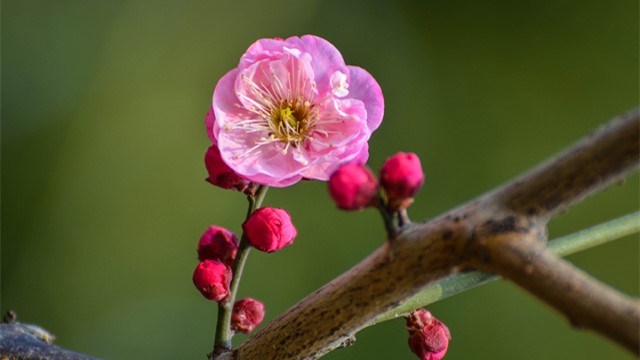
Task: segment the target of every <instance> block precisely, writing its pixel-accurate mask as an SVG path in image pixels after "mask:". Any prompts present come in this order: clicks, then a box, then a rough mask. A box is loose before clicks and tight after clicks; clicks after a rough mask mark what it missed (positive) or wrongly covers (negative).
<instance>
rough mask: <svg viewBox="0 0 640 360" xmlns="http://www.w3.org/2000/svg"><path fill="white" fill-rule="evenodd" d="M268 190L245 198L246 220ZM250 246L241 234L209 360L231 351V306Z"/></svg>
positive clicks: (219, 306)
mask: <svg viewBox="0 0 640 360" xmlns="http://www.w3.org/2000/svg"><path fill="white" fill-rule="evenodd" d="M268 189H269V187H268V186H264V185H260V186H259V187H258V190H257V191H256V193H255V195H249V196H247V200H248V201H249V207H248V209H247V216H246V219H248V218H249V216H251V214H253V212H254V211H256V209H258V208H259V207H260V206H261V205H262V201H263V200H264V197H265V195H266V193H267V190H268ZM250 251H251V246H250V245H249V242H248V241H247V237H246V236H245V234H244V233H243V234H242V237H241V238H240V244H239V245H238V255H237V257H236V259H235V261H234V262H233V268H232V271H233V279H232V280H231V285H230V287H229V297H228V298H227V299H226V300H224V301H221V302H219V303H218V320H217V323H216V338H215V343H214V346H213V352H212V353H211V354H210V356H209V358H210V359H215V357H216V355H218V354H220V353H223V352H225V351H228V350H231V348H232V343H231V339H232V338H233V331H232V330H231V313H232V311H233V304H234V303H235V299H236V293H237V291H238V286H239V285H240V279H241V278H242V271H243V269H244V264H245V262H246V261H247V257H249V252H250Z"/></svg>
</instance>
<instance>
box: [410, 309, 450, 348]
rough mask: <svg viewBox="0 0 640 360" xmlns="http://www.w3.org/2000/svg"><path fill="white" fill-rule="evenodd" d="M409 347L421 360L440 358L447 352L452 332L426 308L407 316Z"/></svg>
mask: <svg viewBox="0 0 640 360" xmlns="http://www.w3.org/2000/svg"><path fill="white" fill-rule="evenodd" d="M405 326H406V328H407V331H408V332H409V348H411V351H412V352H413V353H414V354H416V356H418V358H420V360H440V359H442V358H443V357H444V355H445V354H446V353H447V348H448V347H449V340H451V334H450V333H449V329H448V328H447V326H446V325H445V324H443V323H442V322H441V321H440V320H438V319H436V318H435V317H434V316H433V315H431V313H430V312H429V311H427V310H424V309H417V310H415V311H413V312H412V313H411V314H409V316H407V323H406V325H405Z"/></svg>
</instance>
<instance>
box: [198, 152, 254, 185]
mask: <svg viewBox="0 0 640 360" xmlns="http://www.w3.org/2000/svg"><path fill="white" fill-rule="evenodd" d="M204 164H205V166H206V167H207V172H208V173H209V177H208V178H207V181H208V182H210V183H211V184H213V185H215V186H218V187H221V188H223V189H233V190H237V191H245V190H246V189H247V188H248V187H249V186H250V185H251V182H250V181H249V180H247V179H245V178H243V177H242V176H240V175H238V174H236V172H235V171H233V170H232V169H231V168H230V167H229V166H228V165H227V164H225V162H224V161H222V157H220V150H218V146H216V144H213V145H211V146H210V147H209V149H207V153H206V154H205V155H204Z"/></svg>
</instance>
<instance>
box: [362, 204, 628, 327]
mask: <svg viewBox="0 0 640 360" xmlns="http://www.w3.org/2000/svg"><path fill="white" fill-rule="evenodd" d="M638 232H640V211H638V212H635V213H631V214H628V215H625V216H622V217H620V218H617V219H614V220H611V221H608V222H606V223H603V224H600V225H596V226H593V227H590V228H588V229H584V230H581V231H578V232H575V233H573V234H569V235H566V236H562V237H559V238H557V239H554V240H551V241H549V245H548V248H549V250H551V252H552V253H554V254H556V255H558V256H566V255H570V254H573V253H576V252H579V251H583V250H587V249H590V248H592V247H596V246H599V245H602V244H605V243H607V242H610V241H613V240H617V239H620V238H622V237H624V236H627V235H632V234H635V233H638ZM498 278H499V277H498V276H495V275H492V274H487V273H483V272H480V271H472V272H468V273H464V274H459V275H456V276H453V277H451V278H448V279H445V280H442V281H440V282H438V283H436V284H435V285H432V286H429V287H427V288H426V289H424V290H422V291H421V292H419V293H418V294H416V295H415V296H413V297H412V298H410V299H409V300H407V301H406V302H405V303H404V304H402V305H400V306H399V307H397V308H394V309H392V310H391V311H389V312H386V313H384V314H382V315H380V316H378V317H377V318H376V319H374V320H373V321H372V322H371V323H370V324H369V325H368V326H373V325H375V324H378V323H381V322H384V321H387V320H392V319H395V318H397V317H401V316H405V315H406V314H408V313H409V312H411V311H413V310H415V309H417V308H420V307H423V306H427V305H429V304H433V303H435V302H437V301H440V300H443V299H446V298H448V297H450V296H453V295H457V294H459V293H461V292H464V291H467V290H471V289H473V288H475V287H478V286H480V285H484V284H486V283H489V282H491V281H494V280H497V279H498Z"/></svg>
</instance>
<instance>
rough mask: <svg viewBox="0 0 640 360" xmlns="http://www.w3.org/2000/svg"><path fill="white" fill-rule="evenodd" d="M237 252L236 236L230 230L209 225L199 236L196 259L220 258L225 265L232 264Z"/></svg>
mask: <svg viewBox="0 0 640 360" xmlns="http://www.w3.org/2000/svg"><path fill="white" fill-rule="evenodd" d="M237 252H238V238H237V237H236V235H235V234H234V233H232V232H231V231H229V230H227V229H225V228H222V227H219V226H215V225H212V226H209V228H208V229H207V231H205V232H204V234H202V236H200V241H199V242H198V260H200V261H203V260H220V261H221V262H222V263H224V264H225V265H227V266H231V265H232V264H233V260H234V259H235V258H236V253H237Z"/></svg>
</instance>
